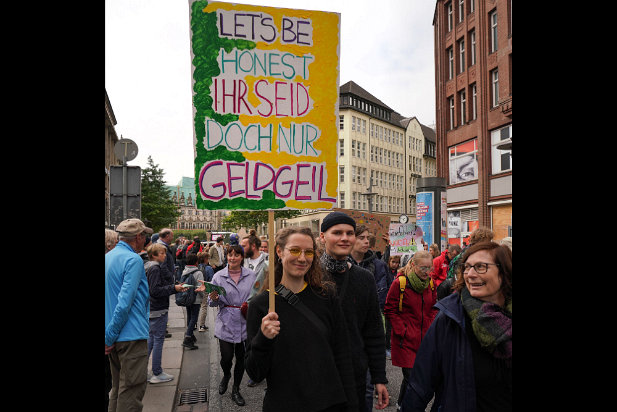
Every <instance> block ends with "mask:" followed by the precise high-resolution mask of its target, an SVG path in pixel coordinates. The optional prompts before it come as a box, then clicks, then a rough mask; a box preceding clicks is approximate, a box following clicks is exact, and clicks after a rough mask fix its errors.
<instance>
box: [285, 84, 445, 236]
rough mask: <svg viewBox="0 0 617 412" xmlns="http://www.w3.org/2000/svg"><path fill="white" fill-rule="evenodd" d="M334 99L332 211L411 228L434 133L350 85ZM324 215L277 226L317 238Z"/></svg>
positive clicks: (431, 164) (428, 172)
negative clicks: (401, 221) (305, 230)
mask: <svg viewBox="0 0 617 412" xmlns="http://www.w3.org/2000/svg"><path fill="white" fill-rule="evenodd" d="M339 94H340V98H339V143H338V147H337V150H338V154H339V159H338V160H339V170H338V172H339V173H338V181H339V183H338V199H337V205H336V207H339V208H343V209H351V210H359V211H368V212H371V213H375V214H378V215H388V216H389V217H390V219H391V220H392V221H397V220H398V216H399V215H400V214H402V213H404V214H406V215H408V216H409V218H410V220H409V221H410V222H411V223H415V221H416V219H415V215H416V187H417V180H418V178H420V177H429V176H436V170H437V169H436V165H435V141H436V139H435V131H434V130H433V129H431V128H430V127H427V126H424V125H423V124H421V123H420V122H419V121H418V119H417V118H416V117H403V116H401V115H400V114H399V113H398V112H396V111H394V110H393V109H392V108H390V107H389V106H388V105H386V104H385V103H383V102H382V101H381V100H379V99H378V98H376V97H375V96H373V95H372V94H371V93H369V92H367V91H366V90H365V89H363V88H362V87H360V86H359V85H357V84H356V83H355V82H353V81H349V82H347V83H345V84H344V85H342V86H341V87H340V88H339ZM368 193H373V194H372V195H369V194H368ZM327 214H328V212H327V211H326V212H320V211H309V210H307V211H304V213H303V214H302V215H301V216H298V217H296V218H293V219H286V220H285V221H283V222H281V223H282V226H287V225H301V226H309V227H311V228H312V229H313V231H314V232H316V233H319V227H320V224H321V220H323V218H324V217H325V216H326V215H327Z"/></svg>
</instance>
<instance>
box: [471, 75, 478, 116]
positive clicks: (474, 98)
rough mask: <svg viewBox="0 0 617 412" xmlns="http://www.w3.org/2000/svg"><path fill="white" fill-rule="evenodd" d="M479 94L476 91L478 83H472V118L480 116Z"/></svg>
mask: <svg viewBox="0 0 617 412" xmlns="http://www.w3.org/2000/svg"><path fill="white" fill-rule="evenodd" d="M477 103H478V94H477V92H476V84H475V83H473V84H472V85H471V120H476V119H477V118H478V112H477Z"/></svg>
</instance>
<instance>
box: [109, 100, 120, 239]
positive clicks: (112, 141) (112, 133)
mask: <svg viewBox="0 0 617 412" xmlns="http://www.w3.org/2000/svg"><path fill="white" fill-rule="evenodd" d="M117 123H118V122H117V121H116V116H115V115H114V111H113V109H112V107H111V102H110V101H109V96H107V90H105V227H106V228H109V227H110V225H111V218H110V214H109V213H110V212H109V210H110V200H109V198H110V192H109V176H110V175H111V166H120V165H121V164H122V162H121V161H120V160H119V159H118V158H117V157H116V155H115V153H114V146H115V145H116V142H117V141H118V140H119V139H118V135H117V134H116V129H115V126H116V124H117Z"/></svg>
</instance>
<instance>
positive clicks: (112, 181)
mask: <svg viewBox="0 0 617 412" xmlns="http://www.w3.org/2000/svg"><path fill="white" fill-rule="evenodd" d="M123 168H126V195H125V194H124V190H123V189H124V183H123V180H124V176H123V174H122V169H123ZM110 172H111V173H110V175H109V213H110V223H111V224H112V225H118V224H120V222H122V221H123V220H125V219H130V218H137V219H141V168H140V167H139V166H126V167H123V166H111V171H110ZM124 199H126V207H125V206H124ZM125 209H126V210H125Z"/></svg>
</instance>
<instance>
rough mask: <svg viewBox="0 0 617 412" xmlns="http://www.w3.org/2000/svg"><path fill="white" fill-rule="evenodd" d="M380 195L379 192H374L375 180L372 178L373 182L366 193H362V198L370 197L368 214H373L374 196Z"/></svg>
mask: <svg viewBox="0 0 617 412" xmlns="http://www.w3.org/2000/svg"><path fill="white" fill-rule="evenodd" d="M376 194H378V193H377V192H373V178H371V182H370V184H369V185H368V187H367V188H366V193H360V195H362V196H368V212H369V213H373V197H372V196H373V195H376Z"/></svg>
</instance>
